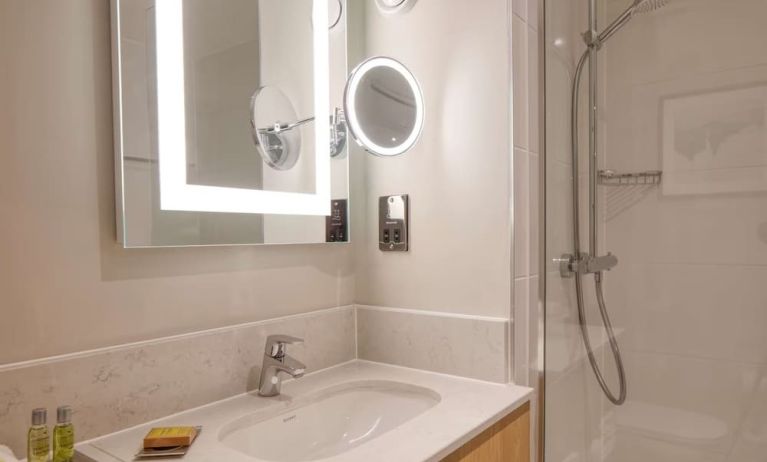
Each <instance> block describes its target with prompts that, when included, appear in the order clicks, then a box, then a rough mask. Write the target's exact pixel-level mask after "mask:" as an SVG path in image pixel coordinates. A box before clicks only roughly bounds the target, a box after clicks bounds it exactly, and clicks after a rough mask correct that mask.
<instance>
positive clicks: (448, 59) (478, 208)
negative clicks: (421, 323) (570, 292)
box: [355, 0, 511, 318]
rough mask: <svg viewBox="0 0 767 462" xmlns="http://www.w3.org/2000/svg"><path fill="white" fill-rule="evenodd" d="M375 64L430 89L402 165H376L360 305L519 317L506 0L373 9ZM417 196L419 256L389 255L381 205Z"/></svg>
mask: <svg viewBox="0 0 767 462" xmlns="http://www.w3.org/2000/svg"><path fill="white" fill-rule="evenodd" d="M366 3H367V15H366V31H365V32H366V50H365V54H366V55H367V56H375V55H388V56H391V57H393V58H395V59H398V60H400V61H402V62H403V63H404V64H405V65H406V66H408V67H409V68H410V69H411V70H412V72H413V73H414V74H415V76H416V77H417V78H418V80H419V81H420V84H421V86H422V88H423V92H424V99H425V104H426V121H425V126H424V130H423V135H422V137H421V139H420V140H419V142H418V144H417V145H416V146H415V147H414V148H413V149H412V150H411V151H410V152H408V153H406V154H405V155H403V156H400V157H397V158H393V159H383V158H376V157H373V156H366V157H365V161H364V162H365V166H364V177H363V178H364V179H363V181H364V185H365V191H364V193H365V196H364V201H365V203H364V205H365V208H364V211H363V212H362V213H364V223H362V224H361V226H360V227H358V228H357V229H358V230H359V229H360V228H361V231H362V233H363V235H361V236H360V235H359V233H358V234H357V235H356V236H355V238H356V239H357V243H358V244H359V247H358V248H359V254H358V258H357V267H356V272H357V275H358V291H357V302H359V303H365V304H369V305H379V306H390V307H398V308H412V309H423V310H434V311H445V312H451V313H462V314H471V315H484V316H495V317H502V318H508V317H509V315H510V293H511V288H510V280H511V275H510V274H511V263H510V261H511V256H510V254H511V220H510V210H511V205H510V197H511V192H510V184H511V181H510V172H511V166H510V162H511V156H510V126H511V122H510V115H509V103H510V91H509V71H510V69H509V65H508V62H509V56H508V53H509V48H508V45H509V37H508V27H507V22H508V11H507V2H506V1H505V0H487V1H483V2H482V6H481V7H477V8H475V7H471V6H467V3H466V2H464V1H459V0H440V1H424V0H421V1H419V2H417V3H416V4H415V6H414V7H413V9H411V10H410V11H409V12H407V13H406V14H404V15H395V16H385V15H382V14H380V13H379V12H378V10H377V9H376V7H375V5H374V2H373V1H372V0H368V1H367V2H366ZM403 193H406V194H409V195H410V201H411V241H410V246H411V250H410V252H408V253H383V252H380V251H379V250H378V245H377V236H378V234H377V226H378V197H379V196H381V195H388V194H403Z"/></svg>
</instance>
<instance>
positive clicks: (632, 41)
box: [543, 0, 767, 462]
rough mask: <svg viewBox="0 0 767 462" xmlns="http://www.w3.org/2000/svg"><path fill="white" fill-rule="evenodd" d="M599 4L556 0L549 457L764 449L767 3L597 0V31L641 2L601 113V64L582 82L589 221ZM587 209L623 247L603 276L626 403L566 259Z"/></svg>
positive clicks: (758, 452) (608, 71) (615, 54)
mask: <svg viewBox="0 0 767 462" xmlns="http://www.w3.org/2000/svg"><path fill="white" fill-rule="evenodd" d="M590 4H592V0H546V1H545V15H546V16H545V66H546V72H545V75H546V80H545V88H546V90H545V91H546V159H545V162H546V169H545V172H546V173H545V181H546V236H545V237H546V246H545V248H546V261H547V267H546V292H545V308H546V309H545V313H546V334H545V342H544V343H545V374H546V375H545V387H544V393H545V419H544V427H545V434H544V443H545V444H544V446H545V447H544V451H543V452H544V455H545V458H546V459H545V460H546V461H547V462H597V461H598V462H601V461H609V462H639V461H642V462H672V461H673V462H687V461H695V462H709V461H711V462H765V461H767V1H765V0H645V1H634V0H598V1H594V2H593V5H592V8H593V10H594V12H595V13H594V14H595V19H596V23H597V27H596V31H597V32H600V31H603V30H605V29H606V28H609V25H610V24H611V23H614V20H615V19H616V18H620V17H621V15H622V14H624V13H625V12H627V11H629V15H628V18H627V19H626V20H625V23H623V24H621V25H620V27H619V28H618V29H617V30H616V31H615V33H614V34H612V35H610V36H609V38H608V39H605V40H603V41H602V43H599V44H598V46H597V48H598V50H596V52H595V53H594V55H595V57H596V65H595V66H594V67H593V69H594V73H595V76H596V79H595V80H596V84H595V85H594V87H593V91H594V98H595V101H596V107H598V111H597V112H596V118H595V119H594V122H593V123H590V121H589V115H590V114H589V104H588V101H589V90H590V89H589V81H590V76H589V67H590V66H589V65H588V64H586V65H585V70H584V74H583V75H584V77H583V82H582V85H580V87H579V88H578V95H579V98H580V99H579V101H580V105H581V108H580V110H579V111H578V112H577V114H576V115H575V117H577V122H578V125H579V129H578V133H579V143H578V144H577V148H578V151H579V155H578V157H577V162H578V166H579V169H578V171H579V175H578V191H579V196H580V201H579V209H580V214H579V215H580V216H579V217H578V218H577V221H575V220H576V218H575V216H574V211H573V208H574V207H573V175H574V172H573V168H572V167H573V158H572V153H573V147H572V125H573V124H572V122H573V121H572V117H573V116H572V115H571V109H572V93H573V79H574V77H575V74H576V70H577V65H578V61H579V59H580V58H581V56H582V54H583V52H584V51H585V50H586V44H585V41H584V39H583V37H582V35H581V34H582V33H583V32H584V31H586V30H588V29H589V19H590V16H589V7H590ZM632 7H633V8H634V9H633V10H632ZM592 128H593V129H594V133H595V138H594V145H595V150H596V169H597V170H598V172H597V175H596V176H595V177H593V180H594V182H595V186H594V188H595V205H596V207H595V210H596V214H597V215H596V216H597V221H596V222H597V226H596V230H595V231H596V233H597V234H598V235H599V240H598V246H597V248H596V249H593V250H592V249H590V247H589V238H588V236H589V226H588V221H589V219H588V214H589V210H590V208H591V203H590V202H591V201H590V200H589V189H590V186H591V180H592V178H590V176H589V152H590V149H589V132H590V129H592ZM574 223H578V224H579V230H580V234H581V245H582V247H583V249H584V250H585V251H588V252H591V253H592V255H599V256H602V255H606V254H607V253H608V252H612V253H613V254H614V255H615V256H617V258H618V264H617V266H615V267H614V268H612V269H611V270H610V271H602V277H603V279H604V296H605V302H606V303H605V305H606V311H607V312H608V313H609V316H610V319H611V320H612V324H613V326H614V328H615V333H616V339H617V342H618V345H619V346H620V351H621V357H622V359H623V363H624V365H625V370H626V379H627V380H626V382H627V398H626V401H625V403H623V404H622V405H614V404H613V403H611V402H610V400H608V399H607V398H606V396H605V393H604V392H603V390H602V389H601V388H600V386H599V384H598V382H597V380H596V378H595V374H594V371H593V368H592V366H591V364H590V363H589V361H588V357H587V352H586V349H585V348H584V342H583V330H582V329H581V324H580V322H579V315H578V301H577V297H576V289H575V279H574V278H573V277H565V276H563V274H562V271H561V270H562V261H563V258H562V257H563V255H566V254H571V255H572V254H573V253H574V237H573V224H574ZM571 268H572V267H571ZM584 268H585V265H584ZM576 269H577V268H576ZM583 271H584V274H582V275H581V277H582V280H583V295H584V301H583V310H584V315H585V329H584V330H585V332H586V334H588V336H589V338H590V340H591V343H592V347H593V351H594V355H595V362H596V365H597V366H598V368H599V369H600V370H602V371H603V373H604V375H605V381H606V385H607V386H608V387H609V389H611V390H613V391H614V392H617V390H619V383H618V382H619V381H618V377H617V373H616V371H617V367H616V362H615V360H614V359H613V355H612V353H611V350H610V347H609V342H608V340H609V339H608V337H607V335H606V334H605V329H604V326H603V322H602V319H601V316H600V312H599V309H598V303H597V296H596V294H597V292H596V290H595V282H594V274H593V273H592V272H589V271H588V270H587V269H583ZM569 276H572V274H570V275H569Z"/></svg>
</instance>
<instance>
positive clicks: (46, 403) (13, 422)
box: [0, 306, 356, 455]
mask: <svg viewBox="0 0 767 462" xmlns="http://www.w3.org/2000/svg"><path fill="white" fill-rule="evenodd" d="M271 334H287V335H293V336H296V337H301V338H303V339H304V344H303V345H291V347H290V354H291V355H293V356H295V357H296V358H298V359H299V360H301V361H303V362H304V363H305V364H306V365H307V370H308V371H309V372H311V371H314V370H319V369H324V368H327V367H330V366H333V365H336V364H340V363H343V362H346V361H349V360H352V359H354V358H355V357H356V343H355V310H354V307H352V306H348V307H340V308H332V309H327V310H321V311H316V312H312V313H308V314H303V315H297V316H290V317H285V318H278V319H272V320H268V321H263V322H256V323H249V324H242V325H237V326H232V327H228V328H221V329H215V330H210V331H204V332H199V333H194V334H188V335H182V336H177V337H171V338H165V339H159V340H155V341H150V342H141V343H137V344H132V345H126V346H119V347H114V348H107V349H102V350H96V351H92V352H85V353H80V354H73V355H66V356H62V357H56V358H50V359H47V360H40V361H30V362H26V363H18V364H11V365H7V366H0V444H7V445H9V446H10V447H11V449H12V450H13V451H14V452H16V454H17V455H22V454H24V452H25V439H26V429H27V428H28V426H29V420H30V414H31V410H32V409H33V408H35V407H45V408H47V409H48V419H49V424H51V423H52V422H55V410H56V406H58V405H61V404H69V405H71V406H72V407H73V409H74V416H73V421H74V423H75V429H76V432H77V439H78V441H82V440H84V439H89V438H93V437H96V436H99V435H104V434H108V433H111V432H114V431H117V430H120V429H123V428H126V427H130V426H133V425H136V424H139V423H142V422H146V421H149V420H152V419H156V418H159V417H163V416H167V415H169V414H173V413H176V412H180V411H182V410H185V409H189V408H193V407H196V406H200V405H203V404H206V403H210V402H213V401H216V400H220V399H223V398H227V397H229V396H234V395H237V394H239V393H243V392H245V391H247V390H252V389H254V388H255V387H257V382H258V374H259V372H260V365H261V360H262V357H263V353H264V344H265V342H266V337H267V336H268V335H271Z"/></svg>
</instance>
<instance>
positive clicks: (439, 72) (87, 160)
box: [0, 0, 512, 364]
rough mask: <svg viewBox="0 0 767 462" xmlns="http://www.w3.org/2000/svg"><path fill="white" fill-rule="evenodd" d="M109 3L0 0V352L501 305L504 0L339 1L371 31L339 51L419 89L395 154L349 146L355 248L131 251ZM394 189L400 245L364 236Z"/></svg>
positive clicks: (356, 28)
mask: <svg viewBox="0 0 767 462" xmlns="http://www.w3.org/2000/svg"><path fill="white" fill-rule="evenodd" d="M107 3H108V2H106V1H102V0H74V1H70V2H67V5H66V6H64V5H63V4H62V3H60V2H55V1H53V0H47V1H46V0H0V13H1V14H0V21H2V22H1V23H0V26H2V27H0V34H2V35H0V38H2V43H3V44H5V46H2V47H0V53H1V55H0V59H1V61H0V62H2V63H3V64H4V65H8V68H9V69H10V71H9V72H5V73H3V74H1V75H0V79H2V81H0V101H1V102H2V106H3V108H4V110H3V111H2V112H1V113H0V152H1V153H2V156H3V160H4V162H3V168H2V169H1V170H0V185H1V186H0V210H2V211H3V212H4V213H5V215H4V219H3V223H7V225H5V226H3V227H2V228H0V261H2V262H3V265H2V266H0V292H2V293H3V299H2V304H3V306H2V315H3V322H2V323H0V364H1V363H8V362H13V361H20V360H26V359H31V358H38V357H44V356H48V355H55V354H61V353H67V352H73V351H79V350H83V349H89V348H97V347H101V346H108V345H114V344H120V343H125V342H130V341H136V340H144V339H151V338H156V337H160V336H164V335H171V334H176V333H182V332H190V331H195V330H199V329H205V328H210V327H217V326H223V325H231V324H234V323H239V322H246V321H254V320H261V319H268V318H272V317H276V316H283V315H287V314H293V313H299V312H305V311H310V310H313V309H317V308H323V307H329V306H337V305H345V304H348V303H352V302H358V303H364V304H369V305H377V306H392V307H399V308H414V309H424V310H433V311H445V312H452V313H459V314H467V315H478V316H491V317H498V318H503V319H508V318H509V317H510V305H511V290H512V289H511V271H512V262H511V221H512V220H511V215H510V213H511V208H512V207H511V178H510V175H511V155H510V151H511V149H510V143H511V140H510V138H511V135H510V130H511V117H510V114H509V110H508V108H509V103H510V100H511V95H510V88H509V80H510V79H509V72H510V69H509V65H508V62H509V56H508V54H509V37H508V21H509V19H508V18H509V16H508V11H507V2H506V1H505V0H492V1H491V2H487V3H486V4H484V5H483V8H468V9H467V8H465V4H464V3H463V2H459V1H458V0H449V1H443V2H439V4H437V3H434V2H428V1H420V2H418V3H417V4H416V6H415V8H413V9H412V10H411V11H410V12H409V13H407V14H406V15H403V16H395V17H384V16H381V15H379V14H378V13H377V11H376V10H375V7H374V6H373V5H372V1H370V2H365V3H367V4H366V5H363V4H357V3H355V4H352V5H350V11H349V15H350V19H349V20H350V23H351V24H354V25H353V26H352V27H350V36H352V37H354V36H359V35H360V34H362V33H363V31H362V30H360V29H361V27H360V26H362V23H360V24H359V25H358V24H357V23H355V18H357V19H361V18H365V22H364V33H365V40H364V42H365V44H366V46H365V49H364V51H363V50H362V49H361V48H362V47H361V46H360V44H361V43H362V42H363V40H361V39H359V38H358V39H357V40H353V41H352V44H351V46H350V54H349V56H350V58H349V62H350V64H354V63H355V62H358V61H359V60H360V59H361V57H362V56H370V55H375V54H386V55H391V56H393V57H394V58H397V59H399V60H401V61H403V62H404V63H405V64H406V65H408V66H410V67H411V69H412V70H413V72H414V73H415V74H416V76H417V77H418V78H419V80H420V81H421V84H422V86H423V89H424V92H425V98H426V104H427V117H426V127H425V129H424V133H423V137H422V139H421V140H420V142H419V143H418V145H417V146H416V147H415V149H413V150H412V151H411V152H409V153H407V154H406V155H405V156H402V157H400V158H396V159H379V158H374V157H372V156H369V155H363V154H362V152H361V151H360V150H359V149H353V151H352V153H351V174H352V177H353V178H354V179H355V180H356V184H354V183H353V184H352V192H353V194H354V197H357V198H360V200H359V201H357V202H356V203H355V202H354V201H353V207H354V211H355V213H354V216H353V228H352V239H353V241H354V243H355V244H354V245H353V246H344V247H335V246H334V247H325V246H287V247H228V248H195V249H158V250H130V251H126V250H123V249H121V248H120V246H119V245H118V244H116V243H115V238H114V233H115V231H114V203H113V201H114V198H113V195H114V193H113V178H112V176H113V148H112V118H111V115H112V108H111V68H110V37H109V8H108V5H107ZM366 9H367V11H365V10H366ZM358 22H359V21H358ZM355 34H356V35H355ZM10 43H14V44H15V46H13V47H11V46H7V44H10ZM392 193H408V194H410V195H411V200H412V233H413V234H412V241H411V245H412V250H411V251H410V252H409V253H406V254H399V253H387V254H383V253H381V252H380V251H379V250H378V249H377V245H376V242H375V236H377V233H376V226H377V198H378V196H379V195H384V194H392ZM353 249H357V250H358V251H357V252H353ZM353 254H355V255H353ZM355 274H356V277H355ZM355 280H356V283H355ZM355 285H356V291H355Z"/></svg>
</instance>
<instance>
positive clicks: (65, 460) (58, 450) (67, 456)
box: [53, 406, 75, 462]
mask: <svg viewBox="0 0 767 462" xmlns="http://www.w3.org/2000/svg"><path fill="white" fill-rule="evenodd" d="M74 456H75V427H74V426H73V425H72V408H71V407H69V406H59V408H58V409H56V426H55V427H53V462H72V459H73V458H74Z"/></svg>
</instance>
